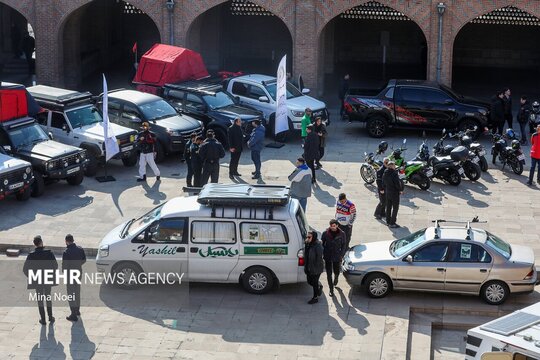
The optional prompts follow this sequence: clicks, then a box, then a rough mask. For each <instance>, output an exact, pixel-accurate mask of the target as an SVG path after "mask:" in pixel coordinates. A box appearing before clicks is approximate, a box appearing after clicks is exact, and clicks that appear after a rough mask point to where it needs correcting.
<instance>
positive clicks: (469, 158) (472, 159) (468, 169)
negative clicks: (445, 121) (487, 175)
mask: <svg viewBox="0 0 540 360" xmlns="http://www.w3.org/2000/svg"><path fill="white" fill-rule="evenodd" d="M467 131H468V130H467ZM473 131H476V130H473ZM459 135H462V136H465V132H463V131H462V132H459V133H458V135H452V134H451V133H446V129H443V136H442V138H441V139H440V140H439V141H438V142H437V144H435V146H434V147H433V153H434V155H435V156H448V155H451V153H452V151H454V150H455V156H458V154H459V157H460V158H461V159H462V160H460V163H461V166H462V167H463V170H464V174H463V175H462V176H463V177H465V176H467V178H468V179H469V180H471V181H476V180H478V179H480V176H481V175H482V169H481V167H480V165H478V163H479V162H480V157H478V156H477V155H476V153H475V152H473V151H472V150H469V149H468V148H467V147H465V146H463V145H459V146H457V147H454V146H452V145H443V143H444V140H445V139H446V137H448V138H455V137H458V136H459ZM470 141H471V142H472V140H470Z"/></svg>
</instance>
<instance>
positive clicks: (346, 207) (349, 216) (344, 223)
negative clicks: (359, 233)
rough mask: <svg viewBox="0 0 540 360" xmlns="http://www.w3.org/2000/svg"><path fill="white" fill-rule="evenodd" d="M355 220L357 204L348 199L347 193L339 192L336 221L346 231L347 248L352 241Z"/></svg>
mask: <svg viewBox="0 0 540 360" xmlns="http://www.w3.org/2000/svg"><path fill="white" fill-rule="evenodd" d="M354 220H356V206H355V205H354V204H353V202H352V201H350V200H347V195H345V194H344V193H341V194H339V197H338V201H337V203H336V221H337V222H338V224H339V228H340V229H341V230H343V232H344V233H345V238H346V241H347V242H346V245H347V247H346V248H347V249H348V248H349V244H350V243H351V236H352V228H353V224H354Z"/></svg>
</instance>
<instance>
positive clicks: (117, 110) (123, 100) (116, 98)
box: [108, 90, 203, 162]
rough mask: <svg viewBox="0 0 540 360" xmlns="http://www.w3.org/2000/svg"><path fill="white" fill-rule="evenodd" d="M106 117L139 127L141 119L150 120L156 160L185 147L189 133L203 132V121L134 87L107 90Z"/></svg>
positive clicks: (122, 123) (125, 124)
mask: <svg viewBox="0 0 540 360" xmlns="http://www.w3.org/2000/svg"><path fill="white" fill-rule="evenodd" d="M108 101H109V119H110V120H111V122H114V123H116V124H119V125H122V126H125V127H128V128H132V129H136V130H139V129H140V127H141V124H142V122H148V123H149V124H150V130H151V131H152V132H153V133H155V134H156V137H157V139H158V143H157V145H156V153H157V154H156V162H161V161H163V159H164V158H165V155H166V154H169V153H178V152H183V151H184V146H185V144H186V142H187V141H189V138H190V136H191V134H192V133H196V134H198V135H202V132H203V125H202V122H200V121H198V120H196V119H194V118H192V117H191V116H188V115H179V114H178V113H177V112H176V110H175V109H174V108H173V107H172V106H171V105H170V104H169V103H168V102H166V101H165V100H163V99H162V98H160V97H159V96H156V95H152V94H147V93H143V92H140V91H135V90H114V91H109V97H108Z"/></svg>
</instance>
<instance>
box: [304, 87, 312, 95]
mask: <svg viewBox="0 0 540 360" xmlns="http://www.w3.org/2000/svg"><path fill="white" fill-rule="evenodd" d="M310 92H311V90H309V89H308V88H305V89H302V94H304V95H309V93H310Z"/></svg>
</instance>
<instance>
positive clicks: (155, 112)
mask: <svg viewBox="0 0 540 360" xmlns="http://www.w3.org/2000/svg"><path fill="white" fill-rule="evenodd" d="M139 108H140V109H141V112H142V113H143V116H144V120H148V121H155V120H160V119H165V118H168V117H171V116H175V115H178V114H177V113H176V110H174V108H173V107H172V106H171V105H170V104H169V103H168V102H166V101H165V100H156V101H152V102H149V103H146V104H143V105H140V106H139Z"/></svg>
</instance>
